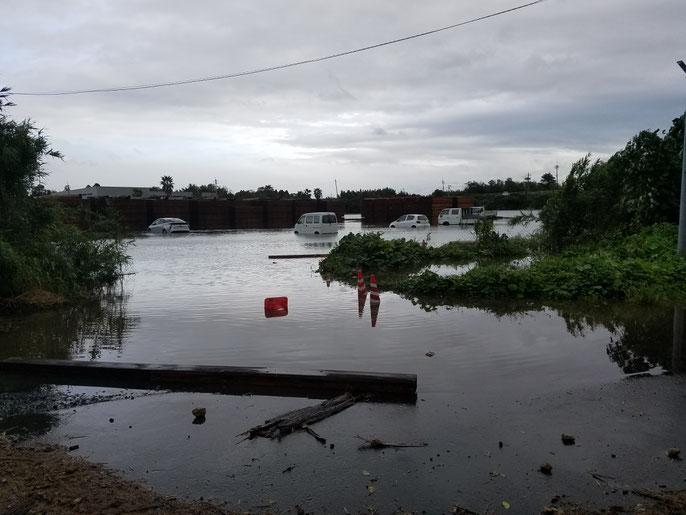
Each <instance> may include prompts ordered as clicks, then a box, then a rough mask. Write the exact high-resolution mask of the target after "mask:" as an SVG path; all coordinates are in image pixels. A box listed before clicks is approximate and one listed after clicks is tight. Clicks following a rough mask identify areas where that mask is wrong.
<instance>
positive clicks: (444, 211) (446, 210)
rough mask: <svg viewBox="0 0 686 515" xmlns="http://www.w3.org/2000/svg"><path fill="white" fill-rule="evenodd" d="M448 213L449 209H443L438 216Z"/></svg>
mask: <svg viewBox="0 0 686 515" xmlns="http://www.w3.org/2000/svg"><path fill="white" fill-rule="evenodd" d="M449 214H450V209H444V210H443V211H441V213H440V214H439V215H438V216H446V215H449Z"/></svg>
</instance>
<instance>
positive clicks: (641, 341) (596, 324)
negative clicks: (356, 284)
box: [412, 298, 684, 374]
mask: <svg viewBox="0 0 686 515" xmlns="http://www.w3.org/2000/svg"><path fill="white" fill-rule="evenodd" d="M412 303H413V304H415V305H417V306H419V307H420V308H421V309H423V310H425V311H427V312H432V311H436V310H437V309H438V307H440V306H445V305H446V304H450V301H448V299H444V298H443V299H438V298H415V299H412ZM451 307H452V308H460V307H468V308H476V309H479V310H483V311H486V312H489V313H491V314H493V315H495V316H496V317H497V318H499V319H500V318H507V319H509V320H517V319H519V320H521V319H523V318H524V317H526V316H527V315H528V314H530V313H532V312H544V311H552V312H554V313H556V314H557V315H558V316H559V317H560V318H561V319H562V320H564V323H565V326H566V329H567V332H568V333H569V334H571V335H572V336H574V337H576V338H584V337H586V336H587V335H588V334H589V333H592V332H595V331H597V330H599V329H605V330H607V331H608V332H609V333H610V335H611V336H610V341H609V342H608V344H607V347H606V353H607V356H608V358H609V359H610V361H611V362H612V363H615V364H616V365H617V366H618V367H619V368H620V369H621V370H622V372H623V373H624V374H638V373H645V372H649V371H658V372H659V371H661V370H667V371H679V370H683V368H684V363H683V353H682V349H683V346H684V343H683V340H684V335H683V325H684V309H683V308H679V307H674V308H671V307H669V306H645V305H634V304H627V303H624V302H614V303H613V302H597V303H593V302H590V303H589V302H588V301H577V302H563V303H552V304H551V303H546V304H544V303H541V302H540V301H532V300H514V301H512V300H498V299H489V300H474V301H469V300H461V301H459V302H458V303H457V304H451Z"/></svg>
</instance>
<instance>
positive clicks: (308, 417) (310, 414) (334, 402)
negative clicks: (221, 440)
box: [242, 393, 358, 442]
mask: <svg viewBox="0 0 686 515" xmlns="http://www.w3.org/2000/svg"><path fill="white" fill-rule="evenodd" d="M357 400H358V397H355V396H354V395H353V394H352V393H344V394H343V395H339V396H338V397H334V398H333V399H329V400H326V401H324V402H322V403H319V404H316V405H315V406H308V407H306V408H301V409H297V410H295V411H289V412H288V413H284V414H283V415H279V416H278V417H275V418H272V419H269V420H267V421H265V423H264V424H262V425H259V426H255V427H253V428H251V429H248V430H247V431H246V432H245V433H242V436H247V439H248V440H252V439H253V438H255V437H257V436H261V437H263V438H276V437H279V436H285V435H287V434H289V433H292V432H293V431H297V430H300V429H302V430H305V431H307V432H308V433H310V434H312V433H314V431H312V430H311V429H310V428H309V425H310V424H314V423H315V422H319V421H320V420H323V419H325V418H328V417H330V416H331V415H335V414H336V413H338V412H340V411H343V410H344V409H346V408H349V407H350V406H352V405H353V404H355V402H357ZM315 434H316V433H314V434H312V436H314V435H315ZM315 438H317V440H318V441H320V442H321V441H322V440H323V441H324V442H326V440H324V438H322V437H320V436H319V435H317V436H315Z"/></svg>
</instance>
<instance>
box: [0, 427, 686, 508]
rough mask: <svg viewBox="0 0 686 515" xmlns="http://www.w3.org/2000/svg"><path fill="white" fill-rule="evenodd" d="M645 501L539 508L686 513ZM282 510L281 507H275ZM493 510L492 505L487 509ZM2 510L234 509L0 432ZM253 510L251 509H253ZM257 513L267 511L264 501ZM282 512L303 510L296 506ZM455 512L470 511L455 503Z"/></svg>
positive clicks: (676, 501) (684, 502)
mask: <svg viewBox="0 0 686 515" xmlns="http://www.w3.org/2000/svg"><path fill="white" fill-rule="evenodd" d="M635 493H637V494H639V495H641V496H642V497H643V498H644V499H645V502H642V503H639V504H638V505H635V506H610V507H607V508H599V509H597V510H588V509H585V508H582V507H579V506H578V505H575V504H574V503H573V502H570V501H568V500H564V499H557V498H554V499H551V503H550V505H549V506H547V507H542V508H541V510H542V512H543V513H566V514H594V513H598V514H600V513H642V514H655V515H657V514H660V515H670V514H679V513H686V491H684V490H682V491H676V492H670V491H662V492H649V491H642V492H635ZM279 512H283V509H281V510H279ZM487 512H488V513H495V510H488V511H487ZM0 513H3V514H5V515H19V514H32V513H50V514H57V515H60V514H72V513H108V514H120V513H121V514H123V513H139V514H151V513H170V514H191V515H193V514H235V513H237V512H235V511H231V510H228V509H226V508H224V507H222V506H218V505H215V504H211V503H208V502H204V501H195V502H187V501H183V500H179V499H176V498H173V497H166V496H163V495H160V494H158V493H156V492H154V491H152V490H151V489H150V488H148V487H146V486H144V485H141V484H139V483H136V482H133V481H127V480H124V479H121V478H120V477H118V476H117V475H116V474H114V473H113V472H111V471H109V470H107V469H105V468H104V467H103V466H102V465H98V464H94V463H89V462H88V461H85V460H83V459H81V458H78V457H74V456H70V455H69V451H68V449H65V448H64V447H60V446H40V447H21V446H17V445H15V444H14V443H13V442H12V441H10V440H9V439H7V438H6V437H0ZM253 513H254V512H253ZM260 513H271V511H270V509H269V507H267V506H265V507H264V509H263V510H261V511H260ZM286 513H297V514H301V513H305V512H304V511H303V510H302V509H301V508H299V507H298V506H294V507H293V508H292V509H287V510H286ZM453 513H462V514H472V513H474V512H471V511H469V510H464V509H461V508H455V509H454V511H453Z"/></svg>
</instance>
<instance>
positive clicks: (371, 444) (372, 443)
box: [355, 435, 429, 449]
mask: <svg viewBox="0 0 686 515" xmlns="http://www.w3.org/2000/svg"><path fill="white" fill-rule="evenodd" d="M355 438H359V439H360V440H364V441H365V442H367V445H363V446H362V447H361V448H362V449H385V448H387V447H396V448H398V447H426V446H427V445H429V444H428V443H423V442H422V443H391V442H384V441H383V440H379V439H378V438H373V439H371V440H370V439H368V438H363V437H362V436H360V435H357V436H356V437H355Z"/></svg>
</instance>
